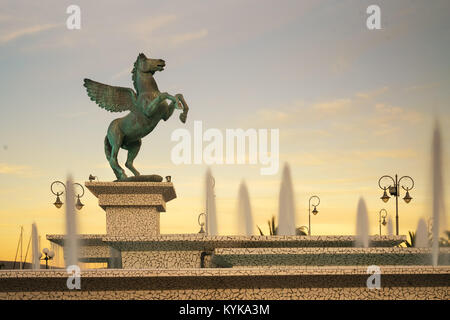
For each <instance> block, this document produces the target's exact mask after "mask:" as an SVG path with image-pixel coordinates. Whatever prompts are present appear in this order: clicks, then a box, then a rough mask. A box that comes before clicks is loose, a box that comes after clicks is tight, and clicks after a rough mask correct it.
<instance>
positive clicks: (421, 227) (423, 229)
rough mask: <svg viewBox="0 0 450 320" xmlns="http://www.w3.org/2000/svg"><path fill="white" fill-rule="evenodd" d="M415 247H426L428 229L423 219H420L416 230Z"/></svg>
mask: <svg viewBox="0 0 450 320" xmlns="http://www.w3.org/2000/svg"><path fill="white" fill-rule="evenodd" d="M414 246H415V247H416V248H428V246H429V245H428V230H427V223H426V222H425V220H424V219H420V220H419V223H418V224H417V230H416V243H415V245H414Z"/></svg>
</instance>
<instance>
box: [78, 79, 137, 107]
mask: <svg viewBox="0 0 450 320" xmlns="http://www.w3.org/2000/svg"><path fill="white" fill-rule="evenodd" d="M84 86H85V87H86V89H87V94H88V96H89V98H91V100H92V101H94V102H95V103H97V104H98V105H99V106H100V107H102V108H103V109H106V110H108V111H111V112H122V111H127V110H130V111H132V110H135V105H136V93H135V92H134V91H133V89H131V88H124V87H114V86H108V85H106V84H103V83H100V82H96V81H92V80H90V79H84Z"/></svg>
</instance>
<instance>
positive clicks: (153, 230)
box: [85, 182, 177, 237]
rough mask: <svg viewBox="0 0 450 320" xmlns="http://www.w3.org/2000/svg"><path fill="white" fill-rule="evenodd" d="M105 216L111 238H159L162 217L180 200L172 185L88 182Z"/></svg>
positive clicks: (169, 183)
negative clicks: (169, 202) (162, 213)
mask: <svg viewBox="0 0 450 320" xmlns="http://www.w3.org/2000/svg"><path fill="white" fill-rule="evenodd" d="M85 185H86V187H87V188H88V189H89V190H90V191H91V192H92V193H93V194H94V195H95V196H96V197H97V198H98V204H99V206H100V207H102V208H103V209H104V210H105V212H106V233H107V235H110V236H122V237H130V236H131V237H137V236H157V235H159V233H160V228H159V214H160V212H165V211H166V202H168V201H170V200H172V199H175V198H176V197H177V195H176V193H175V189H174V187H173V184H172V183H171V182H86V183H85Z"/></svg>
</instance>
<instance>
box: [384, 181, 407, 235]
mask: <svg viewBox="0 0 450 320" xmlns="http://www.w3.org/2000/svg"><path fill="white" fill-rule="evenodd" d="M385 178H387V179H391V180H392V183H393V185H389V186H386V185H384V186H382V185H381V181H382V180H383V179H385ZM403 179H409V180H410V181H411V186H410V187H408V186H403V185H401V181H402V180H403ZM378 186H379V187H380V189H382V190H383V196H382V197H381V198H380V199H381V200H383V202H385V203H387V202H388V201H389V199H390V198H391V197H390V196H388V194H387V191H386V190H389V194H390V195H391V196H393V197H395V224H396V225H395V229H396V234H397V235H398V229H399V224H398V198H399V197H400V187H402V188H403V190H405V191H406V194H405V196H404V197H403V200H404V201H405V202H406V203H410V202H411V200H412V197H411V195H410V194H409V191H410V190H412V189H413V188H414V180H413V179H412V178H411V177H410V176H403V177H401V178H400V179H398V176H397V175H395V179H394V178H393V177H391V176H387V175H386V176H382V177H381V178H380V179H379V180H378Z"/></svg>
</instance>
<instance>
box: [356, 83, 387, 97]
mask: <svg viewBox="0 0 450 320" xmlns="http://www.w3.org/2000/svg"><path fill="white" fill-rule="evenodd" d="M387 91H389V88H388V87H386V86H385V87H382V88H379V89H375V90H371V91H365V92H357V93H356V94H355V96H356V97H357V98H361V99H372V98H375V97H377V96H379V95H382V94H383V93H385V92H387Z"/></svg>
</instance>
